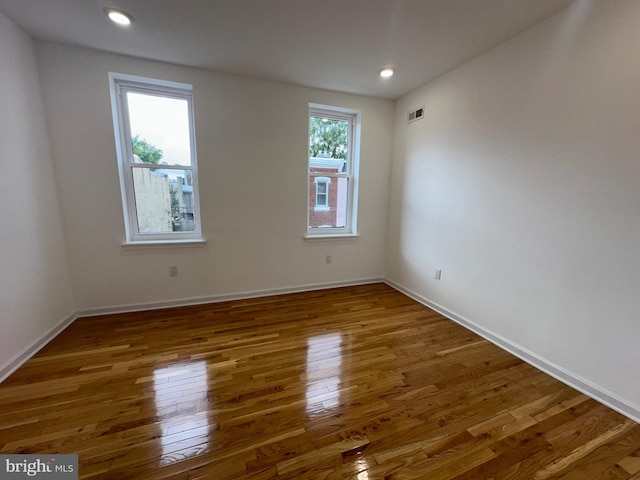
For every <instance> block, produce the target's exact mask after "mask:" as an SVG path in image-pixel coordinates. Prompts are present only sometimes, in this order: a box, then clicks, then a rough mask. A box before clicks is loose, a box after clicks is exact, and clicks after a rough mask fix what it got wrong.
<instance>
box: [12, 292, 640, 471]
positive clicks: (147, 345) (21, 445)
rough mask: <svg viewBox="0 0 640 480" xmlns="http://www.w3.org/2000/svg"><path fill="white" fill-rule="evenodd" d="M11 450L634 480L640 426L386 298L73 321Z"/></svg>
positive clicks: (110, 464) (53, 350) (110, 467)
mask: <svg viewBox="0 0 640 480" xmlns="http://www.w3.org/2000/svg"><path fill="white" fill-rule="evenodd" d="M0 453H77V454H79V462H80V478H90V479H94V480H98V479H118V480H123V479H124V480H126V479H136V480H146V479H148V480H152V479H153V480H157V479H172V480H178V479H220V480H222V479H249V478H251V479H255V480H266V479H292V478H296V479H297V478H300V479H342V478H353V479H359V480H363V479H388V480H391V479H393V480H399V479H429V480H437V479H459V480H462V479H483V480H484V479H504V480H506V479H527V480H529V479H534V480H544V479H559V478H561V479H565V480H574V479H575V480H599V479H602V480H604V479H640V426H639V425H637V424H636V423H634V422H632V421H631V420H628V419H626V418H625V417H623V416H621V415H619V414H617V413H615V412H613V411H612V410H610V409H609V408H607V407H604V406H602V405H601V404H599V403H597V402H595V401H594V400H591V399H589V398H587V397H586V396H584V395H582V394H580V393H578V392H576V391H575V390H572V389H571V388H569V387H567V386H564V385H563V384H561V383H559V382H557V381H556V380H554V379H552V378H551V377H549V376H547V375H545V374H544V373H541V372H540V371H538V370H536V369H535V368H533V367H531V366H529V365H527V364H525V363H523V362H521V361H520V360H518V359H516V358H515V357H513V356H511V355H510V354H508V353H506V352H504V351H502V350H500V349H499V348H497V347H495V346H493V345H492V344H490V343H488V342H487V341H485V340H483V339H482V338H480V337H478V336H476V335H475V334H473V333H471V332H469V331H467V330H465V329H464V328H462V327H460V326H458V325H457V324H455V323H453V322H451V321H449V320H447V319H445V318H444V317H442V316H441V315H439V314H437V313H435V312H433V311H431V310H429V309H427V308H426V307H424V306H422V305H420V304H418V303H416V302H414V301H413V300H411V299H409V298H407V297H406V296H404V295H402V294H400V293H398V292H396V291H395V290H393V289H392V288H390V287H388V286H386V285H383V284H376V285H367V286H359V287H348V288H340V289H332V290H323V291H317V292H310V293H301V294H292V295H280V296H275V297H268V298H260V299H253V300H244V301H235V302H224V303H217V304H211V305H201V306H193V307H185V308H175V309H167V310H157V311H148V312H142V313H131V314H122V315H113V316H103V317H93V318H83V319H79V320H77V321H76V322H75V323H74V324H72V325H71V326H70V327H69V328H67V330H65V331H64V332H63V333H62V334H61V335H60V336H58V337H57V338H56V339H55V340H54V341H53V342H51V343H50V344H49V345H48V346H47V347H45V348H44V349H43V350H42V351H41V352H40V353H39V354H38V355H36V356H35V357H34V358H33V359H31V360H30V361H29V362H28V363H27V364H25V365H24V366H23V367H22V368H20V369H19V370H18V371H17V372H16V373H15V374H14V375H12V376H11V377H10V378H9V379H8V380H6V381H5V382H4V383H3V384H2V385H0Z"/></svg>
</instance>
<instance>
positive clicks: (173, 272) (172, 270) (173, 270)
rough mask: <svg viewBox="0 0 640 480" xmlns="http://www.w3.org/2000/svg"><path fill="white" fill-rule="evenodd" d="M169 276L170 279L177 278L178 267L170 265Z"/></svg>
mask: <svg viewBox="0 0 640 480" xmlns="http://www.w3.org/2000/svg"><path fill="white" fill-rule="evenodd" d="M169 276H170V277H177V276H178V266H177V265H170V266H169Z"/></svg>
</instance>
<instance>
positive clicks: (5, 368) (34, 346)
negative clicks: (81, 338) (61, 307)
mask: <svg viewBox="0 0 640 480" xmlns="http://www.w3.org/2000/svg"><path fill="white" fill-rule="evenodd" d="M76 318H78V317H77V315H76V314H75V313H74V314H72V315H69V316H68V317H67V318H64V319H63V320H62V321H61V322H60V323H58V324H57V325H54V326H53V327H51V328H50V329H49V330H47V331H46V332H45V333H44V335H42V337H40V338H38V339H36V340H34V341H33V342H31V344H29V345H27V347H26V348H24V349H23V350H22V351H21V352H19V353H18V354H17V355H14V356H13V358H11V359H10V360H9V361H8V362H6V363H5V364H4V365H2V366H0V383H2V382H4V381H5V380H6V379H7V378H9V376H10V375H11V374H12V373H13V372H15V371H16V370H17V369H18V368H20V367H21V366H22V365H24V364H25V363H26V362H27V360H29V359H30V358H31V357H33V356H34V355H35V354H36V353H38V352H39V351H40V350H42V349H43V348H44V346H45V345H46V344H47V343H49V342H50V341H51V340H53V339H54V338H56V337H57V336H58V335H59V334H60V332H62V331H63V330H64V329H65V328H67V327H68V326H69V325H71V324H72V323H73V322H74V320H75V319H76Z"/></svg>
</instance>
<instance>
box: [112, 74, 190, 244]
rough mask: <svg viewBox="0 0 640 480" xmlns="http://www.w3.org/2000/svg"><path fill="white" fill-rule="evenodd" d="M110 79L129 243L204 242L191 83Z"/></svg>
mask: <svg viewBox="0 0 640 480" xmlns="http://www.w3.org/2000/svg"><path fill="white" fill-rule="evenodd" d="M109 79H110V86H111V98H112V108H113V118H114V128H115V133H116V150H117V154H118V166H119V170H120V184H121V190H122V202H123V208H124V216H125V230H126V235H127V242H145V241H188V240H201V239H202V238H201V237H202V234H201V228H200V211H199V201H198V169H197V164H196V148H195V134H194V127H193V98H192V88H191V85H186V84H180V83H173V82H165V81H162V80H154V79H149V78H141V77H133V76H130V75H120V74H115V73H110V74H109Z"/></svg>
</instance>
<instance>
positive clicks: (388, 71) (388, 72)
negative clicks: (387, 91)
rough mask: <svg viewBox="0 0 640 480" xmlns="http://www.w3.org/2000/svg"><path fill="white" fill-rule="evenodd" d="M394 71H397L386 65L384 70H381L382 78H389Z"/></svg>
mask: <svg viewBox="0 0 640 480" xmlns="http://www.w3.org/2000/svg"><path fill="white" fill-rule="evenodd" d="M394 73H396V71H395V70H394V69H393V68H391V67H385V68H383V69H382V70H380V76H381V77H382V78H389V77H391V76H392V75H393V74H394Z"/></svg>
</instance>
